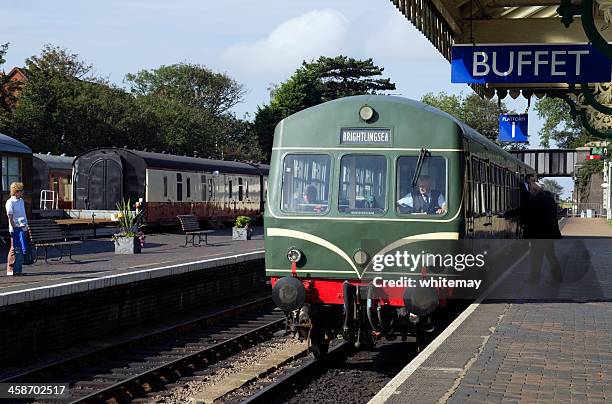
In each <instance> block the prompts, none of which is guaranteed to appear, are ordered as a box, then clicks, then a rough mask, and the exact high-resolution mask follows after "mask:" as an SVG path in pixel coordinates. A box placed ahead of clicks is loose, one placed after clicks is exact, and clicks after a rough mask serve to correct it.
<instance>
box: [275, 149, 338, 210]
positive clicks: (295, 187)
mask: <svg viewBox="0 0 612 404" xmlns="http://www.w3.org/2000/svg"><path fill="white" fill-rule="evenodd" d="M330 169H331V158H330V157H329V156H327V155H322V154H289V155H287V156H286V157H285V159H284V161H283V188H282V196H281V210H283V211H284V212H288V213H310V214H323V213H325V212H327V211H328V210H329V174H330ZM266 191H267V179H266V180H264V193H265V192H266Z"/></svg>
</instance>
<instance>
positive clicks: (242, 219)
mask: <svg viewBox="0 0 612 404" xmlns="http://www.w3.org/2000/svg"><path fill="white" fill-rule="evenodd" d="M250 223H251V218H250V217H248V216H238V217H237V218H236V222H235V224H234V227H232V240H250V239H251V233H252V232H253V229H251V228H250V227H249V224H250Z"/></svg>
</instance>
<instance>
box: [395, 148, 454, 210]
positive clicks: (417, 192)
mask: <svg viewBox="0 0 612 404" xmlns="http://www.w3.org/2000/svg"><path fill="white" fill-rule="evenodd" d="M418 159H419V158H418V156H409V157H400V158H399V159H398V160H397V190H398V192H397V195H398V200H397V204H396V206H397V211H398V212H399V213H407V214H421V215H422V214H425V215H443V214H445V213H446V212H447V210H448V205H447V200H448V194H447V192H446V159H444V157H440V156H425V157H424V159H423V161H422V164H421V169H420V171H419V177H418V178H414V176H415V172H416V171H417V168H418V167H417V162H418ZM413 179H415V180H416V183H415V184H414V186H413V185H412V184H413Z"/></svg>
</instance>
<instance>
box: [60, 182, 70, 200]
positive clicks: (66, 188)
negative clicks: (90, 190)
mask: <svg viewBox="0 0 612 404" xmlns="http://www.w3.org/2000/svg"><path fill="white" fill-rule="evenodd" d="M62 197H63V200H64V201H71V200H72V178H70V177H68V178H67V177H64V178H62Z"/></svg>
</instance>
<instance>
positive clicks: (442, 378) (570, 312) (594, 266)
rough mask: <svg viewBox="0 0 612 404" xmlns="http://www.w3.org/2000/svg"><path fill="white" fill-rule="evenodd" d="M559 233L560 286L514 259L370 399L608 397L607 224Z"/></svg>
mask: <svg viewBox="0 0 612 404" xmlns="http://www.w3.org/2000/svg"><path fill="white" fill-rule="evenodd" d="M562 231H563V234H564V237H565V239H564V240H559V241H555V250H556V254H557V257H558V258H559V260H560V263H561V269H562V274H563V280H562V282H560V283H555V282H547V279H548V277H549V273H548V270H549V268H546V267H545V268H544V270H543V271H542V274H541V275H542V277H541V279H540V282H539V283H531V282H527V281H526V277H527V275H529V274H530V258H529V257H528V256H523V257H521V259H520V261H519V262H517V263H516V264H515V265H513V266H512V267H511V268H510V269H508V270H507V271H506V272H505V273H504V275H503V277H501V278H499V279H498V281H497V282H496V283H495V284H493V285H492V286H491V288H490V289H489V290H488V291H487V292H486V295H484V296H482V297H481V298H480V299H479V300H477V301H476V302H475V303H474V304H472V305H470V306H469V307H468V309H466V310H465V311H464V312H463V313H462V314H461V315H460V316H459V317H458V318H457V319H456V320H455V321H454V322H453V323H452V324H451V325H450V326H449V327H448V328H447V329H445V330H444V331H443V332H442V333H441V334H440V335H439V336H438V337H437V338H436V339H435V340H434V341H433V342H432V343H431V344H430V345H428V346H427V348H425V349H424V350H423V351H422V352H421V353H420V354H419V355H418V356H417V357H416V358H415V359H414V360H413V361H411V363H410V364H408V365H407V366H406V368H404V369H403V370H402V371H401V372H400V373H399V374H398V375H397V376H396V377H395V378H394V379H392V381H391V382H389V383H388V384H387V385H386V386H385V387H384V388H383V389H382V390H381V391H380V392H379V394H377V395H376V396H375V397H374V398H373V399H372V400H371V403H383V402H387V403H406V402H418V403H439V402H449V403H516V402H529V403H532V402H555V403H566V402H567V403H570V402H589V403H591V402H593V403H599V402H610V401H612V353H611V352H612V274H611V272H610V262H612V227H610V226H609V225H608V223H606V221H605V220H604V219H584V218H570V219H567V222H566V223H565V225H564V226H563V230H562ZM532 248H533V245H532ZM546 266H548V264H547V265H546Z"/></svg>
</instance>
